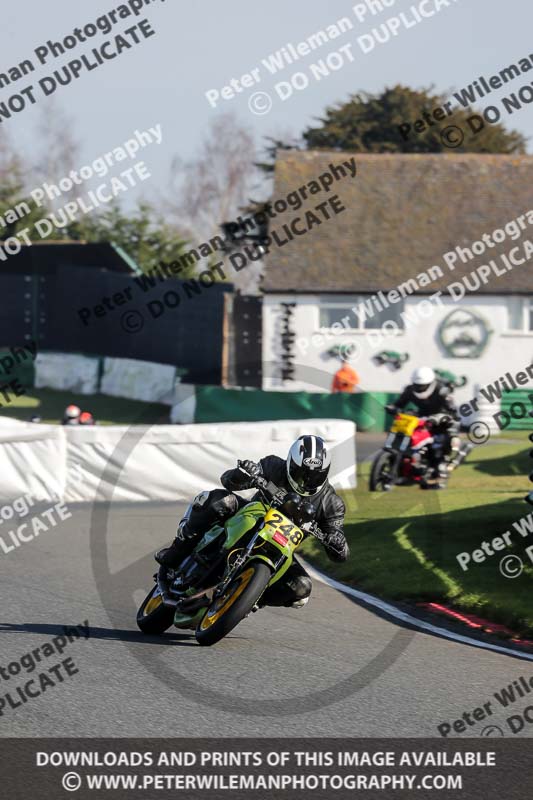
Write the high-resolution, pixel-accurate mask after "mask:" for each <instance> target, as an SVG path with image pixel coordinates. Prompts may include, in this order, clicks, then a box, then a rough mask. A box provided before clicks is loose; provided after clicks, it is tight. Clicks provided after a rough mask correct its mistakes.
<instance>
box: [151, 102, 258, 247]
mask: <svg viewBox="0 0 533 800" xmlns="http://www.w3.org/2000/svg"><path fill="white" fill-rule="evenodd" d="M255 160H256V148H255V141H254V137H253V134H252V133H251V132H250V131H249V130H248V129H247V128H245V127H243V126H242V125H241V124H240V123H239V122H238V120H237V119H236V118H235V116H234V115H233V114H231V113H227V114H220V115H219V116H217V117H213V118H212V120H211V122H210V125H209V127H208V128H207V131H206V135H205V138H204V140H203V142H202V143H201V145H200V148H199V151H198V153H197V155H196V157H195V158H194V159H193V160H192V161H189V162H187V163H185V162H184V161H183V160H182V159H181V158H179V157H175V158H174V159H173V162H172V165H171V170H170V180H169V189H168V190H167V192H166V193H165V197H164V203H165V207H166V210H167V214H168V212H169V211H170V213H171V214H172V215H174V216H175V217H176V218H177V220H176V221H177V222H179V223H180V224H181V225H182V226H185V227H186V228H187V229H188V231H189V232H190V235H191V238H192V239H193V241H206V240H207V239H209V238H210V237H211V236H214V235H215V234H217V233H220V224H221V223H222V222H229V221H231V220H233V219H234V218H235V217H236V216H237V215H238V214H239V212H240V210H241V209H242V208H243V207H244V206H245V205H247V204H248V203H249V201H250V198H251V196H252V195H253V193H254V192H257V191H259V187H260V183H261V176H260V173H259V171H258V170H257V168H256V166H255Z"/></svg>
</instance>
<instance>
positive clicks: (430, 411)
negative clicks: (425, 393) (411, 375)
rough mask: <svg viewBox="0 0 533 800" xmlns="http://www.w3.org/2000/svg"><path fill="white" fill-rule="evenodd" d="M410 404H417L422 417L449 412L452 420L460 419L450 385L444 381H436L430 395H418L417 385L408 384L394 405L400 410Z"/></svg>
mask: <svg viewBox="0 0 533 800" xmlns="http://www.w3.org/2000/svg"><path fill="white" fill-rule="evenodd" d="M409 404H412V405H414V406H416V408H417V411H418V413H419V414H420V416H421V417H431V416H432V415H434V414H448V415H449V416H450V417H451V419H452V420H458V419H459V415H458V413H457V409H456V407H455V403H454V402H453V400H452V397H451V390H450V387H449V386H448V385H447V384H445V383H444V382H442V381H435V388H434V390H433V391H432V392H431V394H430V395H429V397H417V396H416V394H415V387H414V386H413V385H412V384H411V385H410V386H406V388H405V389H404V390H403V392H402V393H401V395H400V396H399V398H398V400H397V401H396V402H395V403H394V405H395V407H396V408H397V409H398V410H399V411H402V410H403V409H404V408H405V407H406V406H407V405H409Z"/></svg>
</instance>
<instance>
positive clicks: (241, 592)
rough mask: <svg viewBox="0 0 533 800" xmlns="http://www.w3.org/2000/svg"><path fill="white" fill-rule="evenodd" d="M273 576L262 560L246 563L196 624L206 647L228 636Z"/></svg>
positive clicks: (198, 640)
mask: <svg viewBox="0 0 533 800" xmlns="http://www.w3.org/2000/svg"><path fill="white" fill-rule="evenodd" d="M271 577H272V569H271V568H270V567H269V566H268V565H267V564H265V563H264V562H263V561H252V562H251V563H248V564H245V565H244V567H243V568H242V570H241V571H240V572H239V573H238V574H237V575H236V576H235V578H234V579H233V580H232V582H231V583H230V585H229V587H228V589H227V590H226V592H225V593H224V594H223V595H222V597H219V598H217V600H216V601H215V602H213V603H212V604H211V605H210V606H209V608H208V609H207V611H206V612H205V614H204V616H203V617H202V619H201V620H200V622H199V623H198V626H197V628H196V632H195V635H196V641H197V642H198V644H201V645H203V646H206V647H210V646H211V645H213V644H216V643H217V642H219V641H220V640H221V639H223V638H224V636H227V635H228V633H229V632H230V631H232V630H233V628H235V626H236V625H238V624H239V622H241V620H243V619H244V617H245V616H246V615H247V614H249V613H250V611H251V610H252V608H253V607H254V606H255V604H256V603H257V601H258V600H259V598H260V597H261V595H262V594H263V592H264V591H265V589H266V588H267V586H268V584H269V582H270V579H271Z"/></svg>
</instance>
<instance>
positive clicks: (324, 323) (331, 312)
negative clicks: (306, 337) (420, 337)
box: [320, 295, 405, 331]
mask: <svg viewBox="0 0 533 800" xmlns="http://www.w3.org/2000/svg"><path fill="white" fill-rule="evenodd" d="M404 308H405V300H404V299H403V298H401V299H400V300H399V302H397V303H390V304H389V307H388V308H385V307H384V303H382V302H381V301H380V300H379V298H377V297H376V295H358V296H355V297H353V298H352V299H351V300H350V301H347V300H342V301H341V300H323V301H322V302H321V303H320V328H326V329H327V328H332V327H333V326H334V325H336V326H337V325H339V324H340V325H342V326H343V328H346V330H347V331H364V330H369V329H372V330H375V329H379V328H382V327H383V325H385V323H386V322H390V321H392V322H394V323H395V324H396V326H397V327H398V328H399V329H400V330H403V329H404V327H405V325H404V320H403V317H402V313H403V311H404ZM337 330H338V328H337Z"/></svg>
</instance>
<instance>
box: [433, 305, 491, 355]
mask: <svg viewBox="0 0 533 800" xmlns="http://www.w3.org/2000/svg"><path fill="white" fill-rule="evenodd" d="M491 333H493V331H492V329H491V328H490V326H489V324H488V322H487V321H486V320H485V319H484V318H483V317H481V316H480V315H479V314H477V313H476V312H474V311H470V310H469V309H467V308H460V309H456V310H455V311H452V312H451V313H450V314H448V316H446V317H444V319H443V320H442V322H441V324H440V325H439V328H438V330H437V339H438V341H439V343H440V345H441V346H442V348H443V349H444V350H445V352H446V354H447V355H448V356H450V357H451V358H479V357H480V356H481V355H482V354H483V353H484V351H485V349H486V347H487V345H488V343H489V339H490V335H491Z"/></svg>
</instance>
